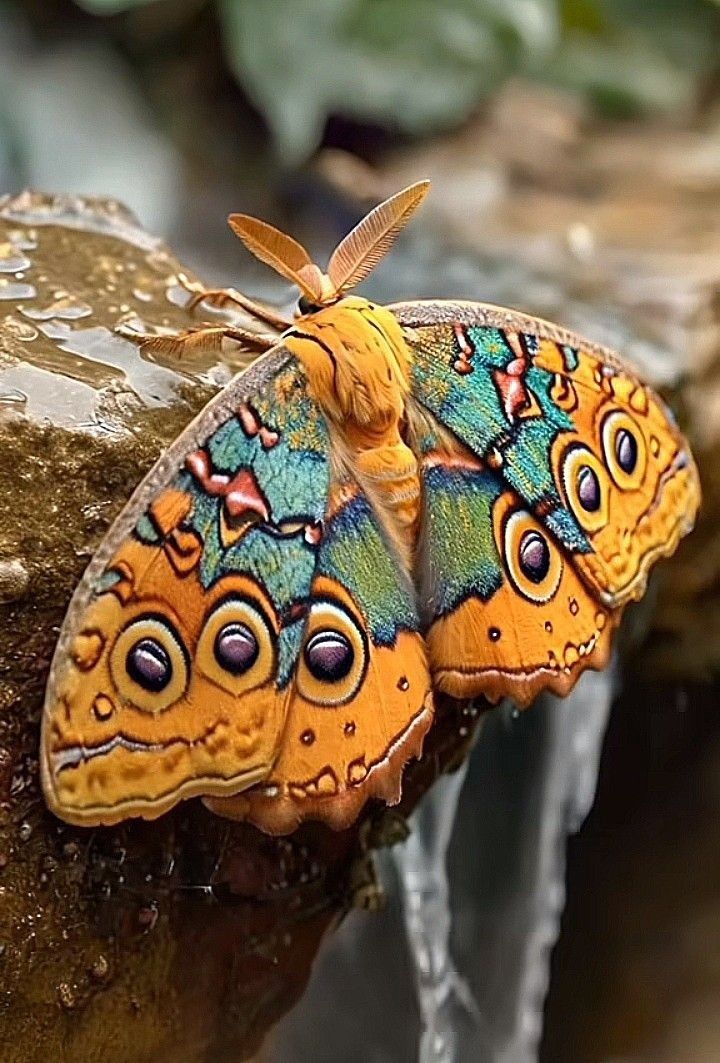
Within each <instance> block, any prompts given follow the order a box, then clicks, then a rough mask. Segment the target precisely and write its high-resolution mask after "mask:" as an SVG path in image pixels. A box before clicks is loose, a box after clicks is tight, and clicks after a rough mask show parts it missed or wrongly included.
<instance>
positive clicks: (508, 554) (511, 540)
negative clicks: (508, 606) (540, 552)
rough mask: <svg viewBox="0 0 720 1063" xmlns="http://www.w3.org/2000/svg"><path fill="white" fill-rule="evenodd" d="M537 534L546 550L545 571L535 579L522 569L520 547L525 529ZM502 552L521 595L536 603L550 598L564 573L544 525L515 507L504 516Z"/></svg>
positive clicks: (541, 602) (512, 580)
mask: <svg viewBox="0 0 720 1063" xmlns="http://www.w3.org/2000/svg"><path fill="white" fill-rule="evenodd" d="M530 532H531V533H533V534H534V535H537V536H539V537H540V538H541V539H542V540H543V542H544V543H545V545H546V546H547V549H548V552H549V564H548V570H547V574H546V575H545V576H544V577H543V578H542V580H540V581H538V582H536V581H535V580H532V579H530V578H529V577H528V576H527V575H526V574H525V573H524V572H523V570H522V568H521V563H520V547H521V545H522V543H523V540H524V538H525V536H526V534H527V533H530ZM503 556H504V557H505V565H506V567H507V572H508V575H509V576H510V581H511V583H512V584H513V586H514V587H515V589H516V590H517V591H519V593H520V594H522V595H523V597H525V598H528V599H529V600H530V601H531V602H537V603H538V604H539V605H540V604H543V603H545V602H549V601H550V599H551V598H552V597H553V596H554V595H555V593H556V592H557V589H558V587H559V586H560V580H561V579H562V574H563V560H562V555H561V553H560V551H559V550H558V548H557V547H556V546H555V544H554V543H553V542H552V541H551V539H550V538H549V537H548V535H547V533H546V532H545V529H544V528H543V527H542V526H541V525H540V524H538V522H537V521H536V520H535V518H534V517H533V516H532V515H531V514H530V513H528V512H527V511H526V510H524V509H519V510H515V512H514V513H511V514H510V516H509V517H508V518H507V519H506V521H505V524H504V530H503Z"/></svg>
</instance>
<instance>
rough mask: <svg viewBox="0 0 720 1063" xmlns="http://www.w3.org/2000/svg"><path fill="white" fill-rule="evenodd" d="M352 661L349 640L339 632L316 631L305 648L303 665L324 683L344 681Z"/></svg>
mask: <svg viewBox="0 0 720 1063" xmlns="http://www.w3.org/2000/svg"><path fill="white" fill-rule="evenodd" d="M354 659H355V654H354V652H353V648H352V646H351V644H350V641H349V639H347V638H346V637H345V635H341V634H340V632H339V631H318V632H316V634H314V635H313V636H312V638H311V639H310V641H309V642H308V644H307V646H306V647H305V663H306V665H307V667H308V670H309V672H310V674H311V675H313V676H314V677H315V678H316V679H319V680H321V681H322V682H325V683H336V682H337V681H338V680H340V679H344V678H345V676H346V675H348V673H349V672H350V669H351V668H352V665H353V660H354Z"/></svg>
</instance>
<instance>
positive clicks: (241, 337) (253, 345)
mask: <svg viewBox="0 0 720 1063" xmlns="http://www.w3.org/2000/svg"><path fill="white" fill-rule="evenodd" d="M115 331H116V332H118V333H119V334H120V335H121V336H125V337H126V338H127V339H130V340H132V341H133V342H134V343H137V344H138V346H139V347H140V351H141V353H142V354H150V355H163V356H165V357H171V358H178V359H180V358H182V357H183V355H188V354H194V353H196V352H198V351H203V352H204V353H206V354H207V353H211V354H212V353H218V352H220V351H221V350H222V345H223V340H225V339H228V340H235V341H236V342H237V343H239V344H240V346H241V347H242V348H243V350H247V351H251V352H253V353H258V354H261V353H263V352H265V351H268V350H270V348H271V347H273V346H274V345H275V344H276V343H277V337H276V336H274V335H272V336H271V335H269V334H267V333H258V332H251V331H249V330H247V329H243V328H239V327H237V326H234V325H218V326H211V327H207V328H203V327H200V328H190V329H183V330H181V331H180V332H173V333H170V334H168V333H165V334H163V333H157V334H156V333H147V332H139V331H137V330H136V329H134V328H132V327H131V326H128V325H118V326H117V328H116V330H115Z"/></svg>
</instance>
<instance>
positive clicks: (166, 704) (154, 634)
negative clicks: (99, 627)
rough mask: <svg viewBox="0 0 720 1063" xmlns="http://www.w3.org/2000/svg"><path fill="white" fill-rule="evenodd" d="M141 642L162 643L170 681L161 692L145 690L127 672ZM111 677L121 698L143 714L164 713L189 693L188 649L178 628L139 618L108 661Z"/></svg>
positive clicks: (155, 618)
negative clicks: (129, 656) (166, 657)
mask: <svg viewBox="0 0 720 1063" xmlns="http://www.w3.org/2000/svg"><path fill="white" fill-rule="evenodd" d="M141 639H152V640H154V641H155V642H159V643H160V645H161V646H162V648H163V649H164V650H165V653H166V654H167V656H168V658H169V661H170V667H171V677H170V681H169V682H168V684H167V686H165V687H163V689H162V690H158V691H152V690H146V689H145V687H143V686H141V685H140V683H138V682H136V681H135V680H134V679H133V678H132V676H131V675H130V674H129V672H128V670H127V659H128V654H129V653H130V651H131V650H132V648H133V647H134V646H135V645H136V644H137V643H138V642H140V640H141ZM109 666H110V675H111V676H112V681H113V684H114V686H115V689H116V690H117V692H118V694H119V695H120V698H121V699H122V701H123V702H125V703H126V704H130V705H132V706H134V707H135V708H136V709H141V710H142V712H150V713H157V712H164V711H165V709H169V708H170V706H171V705H174V704H175V702H176V701H178V699H179V698H181V697H182V696H183V694H184V693H185V691H186V690H187V685H188V678H189V670H188V662H187V656H186V651H185V647H184V646H183V644H182V641H181V639H180V636H179V634H178V633H177V631H176V630H175V628H174V627H173V626H172V625H171V624H170V623H169V621H166V620H164V619H163V618H162V617H159V616H157V615H154V614H153V615H148V616H139V617H137V618H136V619H135V620H132V621H131V622H130V623H129V624H128V625H127V627H125V628H123V630H122V631H121V632H120V634H119V635H118V637H117V640H116V642H115V645H114V646H113V648H112V651H111V653H110V658H109Z"/></svg>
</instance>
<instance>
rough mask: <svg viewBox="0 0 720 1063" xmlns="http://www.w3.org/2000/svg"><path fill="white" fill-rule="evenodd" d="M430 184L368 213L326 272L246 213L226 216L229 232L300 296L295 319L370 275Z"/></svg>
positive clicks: (404, 192) (296, 245)
mask: <svg viewBox="0 0 720 1063" xmlns="http://www.w3.org/2000/svg"><path fill="white" fill-rule="evenodd" d="M429 188H430V182H429V181H418V182H417V183H416V184H412V185H410V186H409V187H408V188H405V189H403V190H402V191H401V192H397V193H396V194H395V195H394V196H391V197H390V198H389V199H386V200H384V202H382V203H380V204H379V205H378V206H377V207H375V209H374V210H371V211H370V213H369V214H367V215H366V216H365V217H364V218H363V219H362V221H360V222H359V223H358V224H357V225H356V226H355V228H354V229H353V230H352V231H351V232H350V233H348V235H347V236H346V237H345V238H344V239H343V240H342V241H341V242H340V243H339V244H338V246H337V247H336V248H335V250H334V251H333V253H332V255H331V256H330V261H329V262H328V266H327V270H325V271H323V270H321V269H320V268H319V266H316V265H315V263H314V262H313V261H312V259H311V258H310V255H309V254H308V252H307V251H306V250H305V248H304V247H303V246H302V244H299V243H298V242H297V240H294V239H293V238H292V237H291V236H287V235H286V233H283V232H280V230H279V229H276V228H275V227H274V226H273V225H268V223H267V222H264V221H260V220H259V219H258V218H251V217H249V216H248V215H247V214H231V215H230V217H229V218H228V222H229V225H230V228H231V229H232V230H233V232H234V233H235V234H236V235H237V236H239V237H240V239H241V240H242V242H243V243H244V244H245V246H246V247H247V249H248V250H249V251H250V252H252V254H253V255H255V256H256V258H259V259H260V261H261V262H265V263H266V264H267V265H269V266H271V267H272V268H273V269H274V270H276V271H277V272H278V273H279V274H280V275H281V276H282V277H285V279H286V280H289V281H292V283H293V284H295V285H297V287H298V288H299V289H300V292H301V298H300V301H299V303H298V308H297V313H296V316H298V317H304V316H307V315H308V314H312V313H315V312H316V311H317V310H319V309H321V308H322V307H326V306H332V304H333V303H336V302H337V301H338V300H339V299H341V298H342V296H343V295H344V294H345V293H346V292H348V291H350V290H351V289H352V288H354V287H356V285H358V284H360V282H361V281H363V280H364V279H365V278H366V277H367V276H368V274H370V273H371V272H372V270H373V269H374V268H375V266H376V265H377V264H378V262H379V261H380V259H381V258H383V257H384V256H385V255H386V254H387V252H388V251H389V250H390V248H391V247H392V245H393V243H394V242H395V240H396V238H397V236H398V234H399V233H400V231H401V230H402V229H403V228H404V226H405V225H406V224H407V222H408V221H409V220H410V218H411V217H412V215H413V214H414V213H415V211H416V210H417V208H418V207H419V206H420V204H421V203H422V201H423V199H424V198H425V196H426V195H427V193H428V191H429Z"/></svg>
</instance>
